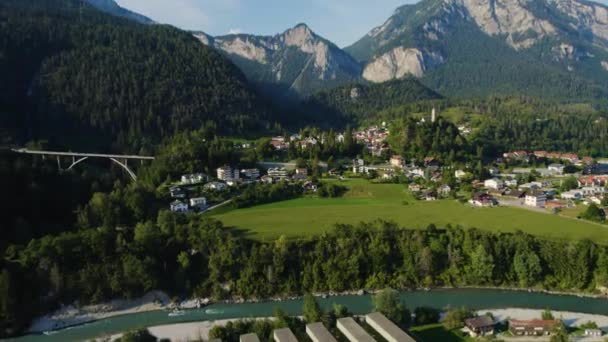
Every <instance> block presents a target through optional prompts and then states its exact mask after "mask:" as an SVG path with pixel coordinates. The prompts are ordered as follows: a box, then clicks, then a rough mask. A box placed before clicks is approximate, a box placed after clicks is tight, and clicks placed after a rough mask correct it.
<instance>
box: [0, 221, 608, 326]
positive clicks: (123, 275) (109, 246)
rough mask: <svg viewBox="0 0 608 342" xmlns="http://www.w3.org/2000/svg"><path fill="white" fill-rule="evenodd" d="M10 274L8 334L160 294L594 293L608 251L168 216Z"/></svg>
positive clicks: (39, 252)
mask: <svg viewBox="0 0 608 342" xmlns="http://www.w3.org/2000/svg"><path fill="white" fill-rule="evenodd" d="M286 229H288V228H286ZM2 268H3V270H2V271H1V273H0V274H1V275H0V291H2V292H1V293H0V304H2V305H0V308H2V311H1V312H0V317H1V318H2V320H0V321H1V322H3V323H2V324H3V326H2V329H3V330H2V331H3V333H5V334H6V333H11V332H16V331H19V329H22V328H23V327H24V325H25V324H27V322H28V320H29V319H30V318H31V317H32V315H34V314H39V313H41V312H44V310H48V309H51V308H53V307H54V306H55V305H57V303H60V302H69V301H71V300H76V299H78V300H80V303H89V302H100V301H103V300H107V299H109V298H113V297H126V298H133V297H136V296H139V295H142V294H143V293H144V292H146V291H149V290H152V289H162V290H165V291H168V292H169V293H172V294H177V295H195V296H201V297H213V298H215V299H221V298H230V297H232V296H242V297H245V298H266V297H270V296H274V295H287V294H301V293H304V292H311V291H329V290H331V291H345V290H356V289H360V288H367V289H380V288H385V287H387V286H390V287H393V288H412V287H432V286H464V285H477V286H518V287H539V288H546V289H554V290H564V291H585V290H592V289H594V288H595V287H596V286H600V285H601V286H606V285H608V250H607V249H606V247H605V246H599V245H596V244H594V243H593V242H590V241H583V242H553V241H544V240H540V239H537V238H534V237H532V236H529V235H526V234H523V233H519V234H492V233H484V232H481V231H478V230H475V229H470V230H464V229H461V228H448V229H446V230H438V229H436V228H434V227H429V229H427V230H426V231H420V230H408V229H402V228H400V227H396V226H395V225H394V224H391V223H387V222H378V223H373V224H361V225H360V226H357V227H352V226H342V225H341V226H337V227H336V228H335V229H334V230H333V231H332V232H330V233H326V234H324V235H322V236H319V237H311V238H309V239H305V240H298V241H292V240H287V239H285V238H279V239H278V240H276V241H273V242H257V241H252V240H249V239H246V238H244V237H242V236H240V235H239V234H238V232H233V231H231V230H229V229H226V228H224V227H222V224H221V223H219V222H216V221H212V220H209V219H205V218H202V217H201V216H198V215H192V216H188V217H186V216H182V215H176V214H172V213H170V212H167V211H161V212H160V213H159V215H158V217H157V218H156V219H155V220H148V221H142V222H140V223H138V224H136V225H135V226H134V227H132V228H127V229H124V228H123V229H120V230H117V229H115V226H109V227H108V226H105V227H104V226H102V227H100V228H98V229H86V230H81V231H78V232H68V233H63V234H60V235H58V236H46V237H44V238H42V239H35V240H32V241H31V242H30V243H29V244H28V245H27V246H24V247H17V248H11V249H9V251H8V252H7V253H6V255H5V259H4V261H3V265H2ZM260 279H264V280H265V281H260ZM222 284H228V285H230V286H229V287H230V290H229V291H227V290H225V288H223V287H222ZM34 303H36V305H33V304H34Z"/></svg>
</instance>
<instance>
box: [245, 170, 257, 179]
mask: <svg viewBox="0 0 608 342" xmlns="http://www.w3.org/2000/svg"><path fill="white" fill-rule="evenodd" d="M241 175H243V177H244V178H247V179H258V178H260V170H258V169H243V170H241Z"/></svg>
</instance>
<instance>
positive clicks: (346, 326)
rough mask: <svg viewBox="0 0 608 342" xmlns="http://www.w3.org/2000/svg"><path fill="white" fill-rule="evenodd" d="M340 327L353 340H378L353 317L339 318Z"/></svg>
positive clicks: (371, 341) (370, 341)
mask: <svg viewBox="0 0 608 342" xmlns="http://www.w3.org/2000/svg"><path fill="white" fill-rule="evenodd" d="M338 329H339V330H340V331H341V332H342V333H343V334H344V335H345V336H346V337H347V338H348V339H349V340H350V341H351V342H376V340H375V339H374V338H373V337H371V336H370V335H369V334H368V333H367V332H366V331H365V330H363V328H362V327H361V326H360V325H359V324H358V323H357V322H355V320H354V319H353V318H352V317H345V318H340V319H338Z"/></svg>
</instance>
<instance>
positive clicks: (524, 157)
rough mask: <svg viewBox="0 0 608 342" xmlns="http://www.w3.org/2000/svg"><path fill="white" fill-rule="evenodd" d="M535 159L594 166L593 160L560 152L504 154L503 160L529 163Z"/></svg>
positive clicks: (516, 152)
mask: <svg viewBox="0 0 608 342" xmlns="http://www.w3.org/2000/svg"><path fill="white" fill-rule="evenodd" d="M532 157H535V158H537V159H549V160H561V161H562V162H568V163H570V164H573V165H579V166H583V165H590V164H593V158H591V157H582V158H580V157H579V155H578V154H576V153H558V152H547V151H534V152H528V151H513V152H506V153H504V154H503V158H505V159H508V160H516V161H521V162H525V163H529V162H530V159H531V158H532Z"/></svg>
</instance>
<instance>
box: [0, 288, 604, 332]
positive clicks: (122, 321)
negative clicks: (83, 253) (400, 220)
mask: <svg viewBox="0 0 608 342" xmlns="http://www.w3.org/2000/svg"><path fill="white" fill-rule="evenodd" d="M402 298H403V300H404V301H405V303H406V304H407V306H408V307H409V308H410V309H413V308H415V307H418V306H431V307H435V308H445V307H447V306H452V307H462V306H466V307H467V308H471V309H476V310H483V309H500V308H528V309H551V310H556V311H572V312H582V313H590V314H600V315H608V300H607V299H600V298H587V297H577V296H567V295H554V294H544V293H531V292H525V291H506V290H505V291H503V290H485V289H483V290H482V289H451V290H434V291H428V292H427V291H411V292H403V293H402ZM319 302H320V303H321V305H322V306H323V307H325V308H329V307H331V306H332V305H333V304H334V303H338V304H342V305H345V306H347V307H348V309H349V310H350V311H352V312H354V313H357V314H360V313H367V312H369V311H370V309H371V297H370V296H369V295H365V296H339V297H329V298H325V299H319ZM275 307H280V308H281V309H283V310H286V311H287V312H289V313H290V314H294V315H295V314H300V313H301V307H302V301H301V300H288V301H283V302H264V303H251V304H249V303H247V304H217V305H210V306H207V307H205V308H202V309H196V310H188V311H187V312H186V314H185V315H183V316H180V317H169V316H168V312H167V311H151V312H144V313H138V314H131V315H124V316H117V317H112V318H107V319H103V320H99V321H95V322H91V323H87V324H83V325H79V326H75V327H71V328H66V329H63V330H59V331H56V332H52V333H50V334H48V335H44V334H40V335H27V336H23V337H19V338H15V339H8V340H6V341H18V342H35V341H40V342H55V341H86V340H87V339H91V338H93V337H99V336H104V335H111V334H114V333H118V332H123V331H128V330H132V329H135V328H140V327H149V326H155V325H164V324H173V323H181V322H193V321H208V320H217V319H226V318H238V317H245V318H246V317H266V316H271V315H272V311H273V308H275Z"/></svg>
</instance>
